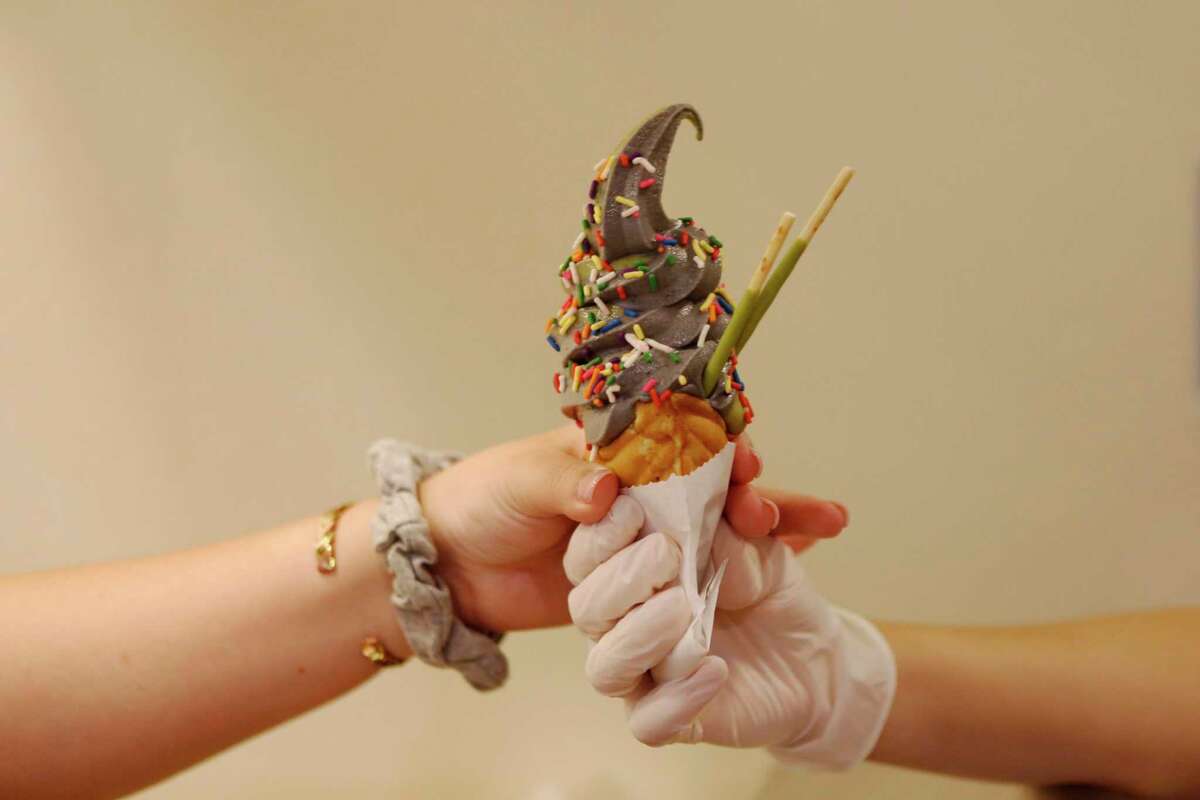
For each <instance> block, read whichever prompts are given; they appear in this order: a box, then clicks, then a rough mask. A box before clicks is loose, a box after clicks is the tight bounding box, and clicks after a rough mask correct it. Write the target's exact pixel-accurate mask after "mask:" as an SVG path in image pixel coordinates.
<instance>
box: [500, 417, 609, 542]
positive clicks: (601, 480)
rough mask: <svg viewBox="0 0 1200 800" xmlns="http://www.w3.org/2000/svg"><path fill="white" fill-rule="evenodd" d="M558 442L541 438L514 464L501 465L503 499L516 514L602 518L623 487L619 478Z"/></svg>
mask: <svg viewBox="0 0 1200 800" xmlns="http://www.w3.org/2000/svg"><path fill="white" fill-rule="evenodd" d="M554 442H555V440H554V439H553V438H548V437H538V438H536V439H534V440H533V441H532V442H531V446H529V447H527V448H524V449H522V450H519V451H518V455H517V457H515V458H514V459H513V461H511V462H509V463H507V464H504V465H501V466H502V468H503V469H504V471H505V474H504V477H503V478H502V480H503V483H502V486H503V487H504V489H505V490H506V493H505V496H504V498H503V499H504V500H505V501H506V502H507V503H508V504H509V506H510V508H511V509H512V510H513V511H514V512H516V513H518V514H523V515H526V516H530V517H553V516H559V515H561V516H565V517H569V518H571V519H573V520H575V521H576V522H595V521H597V520H599V519H601V518H602V517H603V516H604V514H605V512H607V511H608V509H609V507H610V506H611V505H612V502H613V500H614V499H615V498H616V496H617V491H618V490H619V488H620V486H619V482H618V480H617V476H616V475H614V474H613V473H611V472H609V471H608V470H607V469H605V468H604V467H602V466H600V465H599V464H593V463H591V462H588V461H584V460H582V459H579V458H575V457H574V456H572V455H571V454H569V453H568V452H566V451H565V450H562V449H559V448H558V447H555V446H553V444H554ZM547 445H549V446H547Z"/></svg>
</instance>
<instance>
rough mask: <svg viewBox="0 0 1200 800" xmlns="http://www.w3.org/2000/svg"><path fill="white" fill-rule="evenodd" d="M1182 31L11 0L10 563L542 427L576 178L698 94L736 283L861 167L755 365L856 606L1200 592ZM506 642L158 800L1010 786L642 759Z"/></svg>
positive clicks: (1190, 65) (862, 18)
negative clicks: (472, 674)
mask: <svg viewBox="0 0 1200 800" xmlns="http://www.w3.org/2000/svg"><path fill="white" fill-rule="evenodd" d="M113 5H114V6H115V5H117V4H113ZM1198 29H1200V5H1197V4H1194V3H1188V2H1160V3H1118V2H1094V3H1063V2H1056V3H1034V2H1023V3H990V2H970V3H960V2H926V3H891V2H888V3H863V2H848V3H834V2H806V3H787V4H785V3H774V4H754V3H740V4H738V3H721V2H696V1H695V0H693V2H687V3H662V4H648V3H635V2H626V1H625V0H608V1H607V2H603V3H589V4H581V3H570V4H566V3H532V2H525V3H513V4H502V3H497V4H479V5H476V6H471V5H466V4H456V3H442V4H438V3H422V4H405V3H397V4H382V3H351V4H338V3H250V4H247V3H232V2H229V3H218V2H206V3H123V4H119V6H118V7H109V4H103V3H79V4H61V5H52V4H43V3H11V2H9V3H6V4H4V7H3V8H0V508H2V509H3V517H4V530H3V532H0V541H2V542H3V566H2V567H0V569H2V570H3V571H6V572H16V571H24V570H31V569H39V568H48V567H54V566H61V565H67V564H77V563H81V562H87V561H93V560H99V559H116V558H122V557H128V556H135V555H141V554H147V553H156V552H163V551H166V550H171V549H176V548H183V547H188V546H192V545H198V544H201V543H205V542H212V541H215V540H218V539H221V538H224V537H228V536H232V535H235V534H237V533H239V532H242V531H247V530H251V529H254V528H258V527H261V526H266V525H270V524H272V523H276V522H280V521H283V520H286V519H289V518H292V517H296V516H299V515H304V514H309V513H313V512H317V511H320V510H322V509H324V508H326V507H329V506H331V505H333V504H335V503H337V502H340V501H342V500H343V499H345V498H349V497H356V496H363V495H365V494H367V493H368V492H369V491H370V488H371V487H370V483H369V480H368V476H367V474H366V468H365V457H364V452H365V448H366V446H367V445H368V444H369V443H370V441H371V440H372V439H373V438H375V437H378V436H381V435H385V434H387V435H398V436H405V437H411V438H415V439H418V440H420V441H423V442H426V443H428V444H430V445H436V446H442V447H456V448H461V449H464V450H473V449H478V448H481V447H484V446H486V445H487V444H489V443H492V442H496V441H499V440H503V439H507V438H511V437H516V436H521V435H525V434H529V433H532V432H535V431H539V430H542V429H544V428H546V427H547V426H549V425H551V424H555V423H556V422H557V419H558V418H557V410H556V409H557V404H556V402H555V400H556V398H555V396H554V395H553V394H552V392H551V389H550V384H549V373H550V370H551V369H552V364H553V359H552V354H551V353H550V351H549V350H548V349H547V347H546V344H545V342H544V341H543V340H542V337H541V334H540V331H541V325H542V323H543V321H544V319H545V315H546V313H547V310H548V309H549V308H550V307H552V306H554V305H555V304H556V302H557V301H558V299H559V298H560V297H561V295H560V292H559V290H558V288H557V286H556V283H555V278H554V267H555V264H556V263H557V262H559V261H560V260H561V258H562V257H563V255H564V254H565V248H566V247H567V246H568V244H569V243H570V241H571V240H572V238H573V237H574V235H575V232H576V229H577V225H578V217H579V208H580V205H581V203H582V199H583V193H584V189H585V188H586V185H587V181H588V179H589V176H590V169H591V165H592V164H593V163H594V162H595V161H596V159H597V158H599V157H600V156H601V155H602V154H604V153H605V152H607V150H608V149H609V148H610V147H611V146H613V145H614V144H615V142H616V141H617V140H618V138H619V137H620V136H621V135H622V134H623V133H624V132H625V131H626V130H627V129H628V128H629V127H630V126H631V125H632V124H634V123H635V122H636V121H637V120H638V119H639V118H641V117H642V116H643V115H645V114H647V113H649V112H650V111H652V110H654V109H656V108H657V107H659V106H662V105H665V104H668V103H671V102H676V101H687V102H691V103H693V104H695V105H696V106H697V107H698V108H699V109H700V112H701V114H702V115H703V116H704V120H705V126H706V131H707V135H706V137H705V140H704V141H703V142H701V143H697V142H695V141H693V140H692V139H691V137H690V136H687V135H684V136H681V138H680V143H679V145H678V148H677V150H676V153H675V156H674V158H673V160H672V175H671V180H670V182H669V185H668V187H667V193H666V206H667V209H668V211H670V212H673V213H675V214H677V215H678V214H692V215H695V216H696V217H697V218H698V219H699V220H701V221H702V222H703V223H704V225H705V226H706V227H708V228H709V229H710V230H711V231H713V232H714V233H716V234H717V235H718V236H720V237H721V238H722V239H723V240H724V241H725V243H726V245H727V246H726V250H725V253H726V262H725V263H726V278H727V280H728V281H729V283H730V285H731V287H733V288H734V289H735V291H736V290H738V289H739V288H740V287H741V286H743V285H744V283H745V281H746V280H747V278H748V276H749V272H750V270H751V268H752V266H753V265H754V263H756V261H757V258H758V256H759V254H760V253H761V249H762V247H763V245H764V244H765V242H766V240H767V238H768V237H769V235H770V233H771V231H772V230H773V227H774V224H775V220H776V219H777V218H778V215H779V213H780V212H781V211H783V210H786V209H790V210H792V211H794V212H796V213H797V214H799V215H800V216H801V219H803V218H804V217H805V215H807V213H808V211H809V210H810V208H811V207H812V206H813V205H814V204H815V202H816V201H817V200H818V199H819V198H820V196H821V193H822V192H823V191H824V189H825V187H826V185H827V184H828V181H829V180H830V179H831V178H832V177H833V175H834V174H835V173H836V171H837V169H838V168H839V167H841V166H842V165H843V164H853V165H854V166H855V167H857V169H858V171H859V174H858V177H857V178H856V179H855V181H854V182H853V183H852V184H851V186H850V188H849V190H848V191H847V193H846V194H845V196H844V197H843V199H842V201H841V203H840V204H839V206H838V208H837V209H836V211H835V212H834V214H833V216H832V217H831V218H830V220H829V222H828V224H827V226H826V227H825V228H824V229H823V230H822V232H821V235H820V237H818V239H817V241H816V243H815V244H814V246H813V247H812V249H811V250H810V251H809V252H808V254H807V255H806V256H805V258H804V261H803V262H802V263H801V266H800V268H799V270H798V271H797V273H796V275H794V276H793V278H792V280H791V282H790V283H789V285H788V287H787V290H786V292H785V293H784V294H783V295H782V297H781V300H780V301H779V303H777V305H776V306H775V309H774V310H773V311H772V313H771V316H770V317H769V318H768V320H767V322H765V323H764V324H763V326H762V327H761V328H760V329H759V331H758V333H757V334H756V337H755V340H754V344H753V347H751V348H750V350H749V351H748V352H747V354H746V356H745V357H744V359H743V368H742V374H743V375H744V376H745V377H746V379H747V381H748V384H749V386H750V389H751V396H752V397H753V400H754V404H755V409H756V411H757V414H758V418H757V421H756V422H755V424H754V426H753V428H752V431H753V434H754V438H755V440H756V442H757V444H758V446H759V448H760V449H761V451H762V452H763V453H764V455H765V457H766V459H767V473H766V478H765V480H767V481H768V482H770V483H772V484H778V485H782V486H787V487H791V488H795V489H801V490H804V491H809V492H813V493H816V494H822V495H827V496H831V497H834V498H837V499H839V500H841V501H843V502H845V503H846V504H847V505H849V507H850V508H851V513H852V522H851V525H850V527H849V529H848V530H847V531H846V533H845V534H844V535H843V537H842V538H841V539H840V540H838V541H836V542H834V543H829V544H824V545H821V546H820V547H818V548H817V549H816V550H815V551H813V552H812V553H811V554H809V555H807V556H805V561H806V564H807V565H808V568H809V569H810V571H811V573H812V574H813V575H814V576H815V578H816V580H817V581H818V583H819V585H820V586H821V587H822V588H823V589H824V590H825V591H826V593H827V594H828V595H829V596H830V597H831V598H833V599H834V600H835V601H836V602H838V603H840V604H843V605H846V606H849V607H852V608H854V609H857V610H859V611H862V612H865V613H868V614H871V615H876V616H880V617H886V618H893V619H904V620H922V621H941V622H956V623H970V622H976V623H1000V622H1006V623H1007V622H1022V621H1036V620H1050V619H1058V618H1062V617H1067V616H1071V615H1079V614H1087V613H1096V612H1107V611H1116V610H1121V609H1138V608H1149V607H1153V606H1159V605H1164V604H1182V603H1196V602H1200V580H1198V578H1197V576H1198V571H1200V567H1198V564H1200V539H1198V531H1200V524H1198V523H1200V493H1198V492H1197V491H1196V477H1197V475H1198V469H1200V448H1198V447H1197V445H1198V436H1197V435H1198V434H1200V406H1198V400H1200V398H1198V390H1197V387H1198V369H1197V366H1198V363H1200V360H1198V358H1197V341H1196V339H1197V330H1198V326H1197V315H1196V310H1197V309H1196V305H1197V295H1198V292H1197V288H1198V286H1200V283H1198V278H1197V274H1198V273H1197V255H1196V247H1197V210H1196V209H1197V195H1198V176H1200V171H1198V170H1200V102H1198V101H1200V95H1198V93H1197V88H1196V87H1197V76H1200V48H1198V47H1197V46H1196V31H1197V30H1198ZM685 130H686V129H685ZM2 630H3V625H2V623H0V632H2ZM63 635H66V636H69V635H70V633H69V631H67V632H64V633H63ZM506 649H507V650H508V651H509V653H510V654H511V657H512V662H513V679H512V681H511V684H510V685H509V686H508V687H507V688H506V689H505V690H504V691H501V692H497V693H495V694H494V695H491V696H488V697H478V696H476V695H474V694H473V693H471V692H470V691H468V690H467V689H465V688H464V687H463V686H462V685H461V684H460V682H459V680H458V679H457V678H456V677H455V676H453V675H445V674H439V673H437V672H435V671H433V670H430V669H426V668H424V667H421V666H409V667H405V668H403V669H401V670H398V671H396V672H394V673H390V674H387V675H385V676H381V677H380V678H379V679H377V680H375V681H373V682H371V683H370V684H369V685H368V686H366V687H365V688H363V689H361V690H360V691H358V692H356V693H354V694H353V695H352V696H350V697H349V698H346V699H344V700H342V701H339V702H337V703H335V704H333V705H331V706H329V707H326V708H323V709H321V710H319V711H316V712H314V713H311V714H309V715H308V716H306V717H305V718H303V719H301V720H298V721H296V722H294V723H292V724H289V725H287V726H285V727H283V728H282V729H279V730H276V731H274V732H271V733H269V734H267V735H265V736H262V737H259V738H258V739H256V740H254V741H253V742H251V743H249V744H246V745H244V746H242V747H240V748H237V749H236V750H234V751H232V752H230V753H228V754H225V755H223V756H221V757H219V758H216V759H214V760H213V761H211V762H210V763H207V764H204V765H202V766H200V767H198V768H196V769H194V770H192V771H190V772H188V773H186V774H184V775H183V776H181V777H179V778H177V779H175V780H173V781H170V782H168V783H166V784H164V785H162V786H160V787H157V788H155V789H152V790H150V791H149V792H147V793H146V796H147V797H153V798H161V799H162V800H184V799H185V798H210V797H255V798H273V797H279V798H283V797H287V798H317V797H329V796H354V797H364V798H366V797H372V798H373V797H379V798H382V797H424V796H453V795H456V794H463V795H466V794H470V795H473V796H489V797H514V798H516V797H520V798H539V799H549V798H589V797H605V798H663V797H690V798H717V797H799V796H818V795H819V796H821V797H829V798H838V797H862V796H887V797H914V798H917V797H919V798H936V797H954V798H959V797H975V796H978V797H993V796H1010V795H1011V794H1013V790H1010V789H1000V788H996V787H988V786H984V785H974V784H967V783H965V782H959V781H950V780H943V779H930V778H926V777H921V776H916V775H914V774H912V773H906V772H901V771H896V770H890V769H885V768H880V767H867V768H864V769H861V770H858V771H856V772H855V773H854V774H852V775H850V776H828V775H824V776H821V775H809V774H807V773H804V772H797V771H785V770H782V769H779V768H776V767H774V766H773V765H772V764H771V762H770V761H769V759H767V758H766V757H765V756H762V755H761V754H756V753H741V752H731V751H722V750H717V749H713V748H682V747H676V748H669V749H666V750H661V751H654V750H649V749H647V748H644V747H642V746H640V745H638V744H637V743H636V742H634V741H633V740H632V739H631V737H630V736H629V735H628V734H627V732H626V729H625V727H624V723H623V716H622V709H621V707H620V705H619V704H618V703H614V702H612V701H607V700H605V699H603V698H600V697H599V696H596V695H594V694H593V693H592V692H591V691H590V690H589V689H588V687H587V685H586V684H585V681H584V678H583V674H582V659H583V654H584V647H583V642H582V640H581V638H580V637H579V636H578V635H576V634H575V633H574V632H572V631H570V630H557V631H551V632H541V633H534V634H522V635H516V636H512V637H510V638H509V640H508V641H507V643H506ZM331 744H332V745H333V746H332V754H331V755H328V756H327V755H322V754H325V753H329V751H330V749H331Z"/></svg>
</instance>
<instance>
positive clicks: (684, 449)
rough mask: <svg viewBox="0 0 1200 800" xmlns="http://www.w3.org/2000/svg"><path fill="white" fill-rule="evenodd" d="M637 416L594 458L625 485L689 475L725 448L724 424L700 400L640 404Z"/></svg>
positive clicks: (688, 398)
mask: <svg viewBox="0 0 1200 800" xmlns="http://www.w3.org/2000/svg"><path fill="white" fill-rule="evenodd" d="M634 413H635V417H634V420H633V424H632V425H630V426H629V427H628V428H626V429H625V432H624V433H622V434H621V435H620V436H618V437H617V438H616V439H614V440H613V441H612V442H611V443H610V444H608V445H606V446H604V447H601V448H600V451H599V452H598V453H597V454H596V461H597V462H598V463H600V464H603V465H604V466H606V467H608V468H609V469H610V470H612V471H613V472H615V473H616V474H617V477H619V478H620V479H621V485H622V486H641V485H643V484H647V483H655V482H656V481H661V480H666V479H667V478H669V477H671V476H672V475H687V474H688V473H689V472H691V471H692V470H695V469H698V468H700V467H701V466H703V465H704V463H705V462H707V461H708V460H709V459H710V458H712V457H713V456H715V455H716V454H717V453H719V452H721V450H722V449H723V448H724V447H725V445H726V443H727V438H726V432H725V421H724V420H723V419H721V415H720V414H718V413H717V412H716V411H714V410H713V407H712V406H711V405H709V404H708V401H706V400H702V399H700V398H699V397H693V396H692V395H688V394H671V395H670V396H669V397H668V398H667V399H666V400H663V401H661V402H659V403H658V404H657V405H656V404H654V403H639V404H638V405H637V407H636V409H635V412H634Z"/></svg>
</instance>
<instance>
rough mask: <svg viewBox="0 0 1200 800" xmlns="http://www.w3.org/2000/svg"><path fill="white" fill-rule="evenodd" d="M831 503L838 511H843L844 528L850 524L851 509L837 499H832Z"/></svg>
mask: <svg viewBox="0 0 1200 800" xmlns="http://www.w3.org/2000/svg"><path fill="white" fill-rule="evenodd" d="M829 505H831V506H833V507H834V508H836V509H837V510H838V511H840V512H842V527H843V528H844V527H846V526H847V525H849V524H850V509H848V508H846V507H845V506H844V505H842V504H841V503H839V502H837V501H836V500H830V501H829Z"/></svg>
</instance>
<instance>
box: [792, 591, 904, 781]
mask: <svg viewBox="0 0 1200 800" xmlns="http://www.w3.org/2000/svg"><path fill="white" fill-rule="evenodd" d="M831 610H832V612H833V614H834V615H835V616H836V618H837V632H836V634H835V635H834V638H833V641H832V647H831V648H830V650H831V654H832V658H831V659H830V662H829V666H828V669H829V671H830V674H829V675H828V676H826V680H825V681H824V683H825V684H826V687H827V689H828V693H829V711H828V715H829V716H828V718H827V719H826V720H825V721H824V724H822V725H821V726H820V728H819V729H818V730H809V731H805V733H804V734H803V735H802V736H800V737H798V738H797V739H796V740H794V741H792V742H789V743H787V744H784V745H781V746H778V747H773V748H771V753H772V755H774V756H775V757H776V758H778V759H779V760H781V761H785V762H793V763H808V764H814V765H817V766H822V767H826V768H829V769H849V768H850V767H852V766H854V765H856V764H858V763H860V762H861V761H863V760H865V759H866V758H867V756H868V755H870V753H871V751H872V750H873V749H874V748H875V744H876V742H878V741H879V737H880V734H881V733H882V732H883V728H884V724H885V723H886V721H887V718H888V715H889V714H890V712H891V706H892V700H893V697H894V696H895V692H896V659H895V656H894V655H893V654H892V650H891V647H890V646H889V645H888V642H887V640H886V639H885V638H884V636H883V634H882V633H880V631H879V629H878V628H876V627H875V626H874V625H873V624H872V623H871V622H869V621H868V620H866V619H864V618H862V617H860V616H858V615H857V614H854V613H852V612H850V611H846V610H845V609H841V608H835V607H834V608H831Z"/></svg>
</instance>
